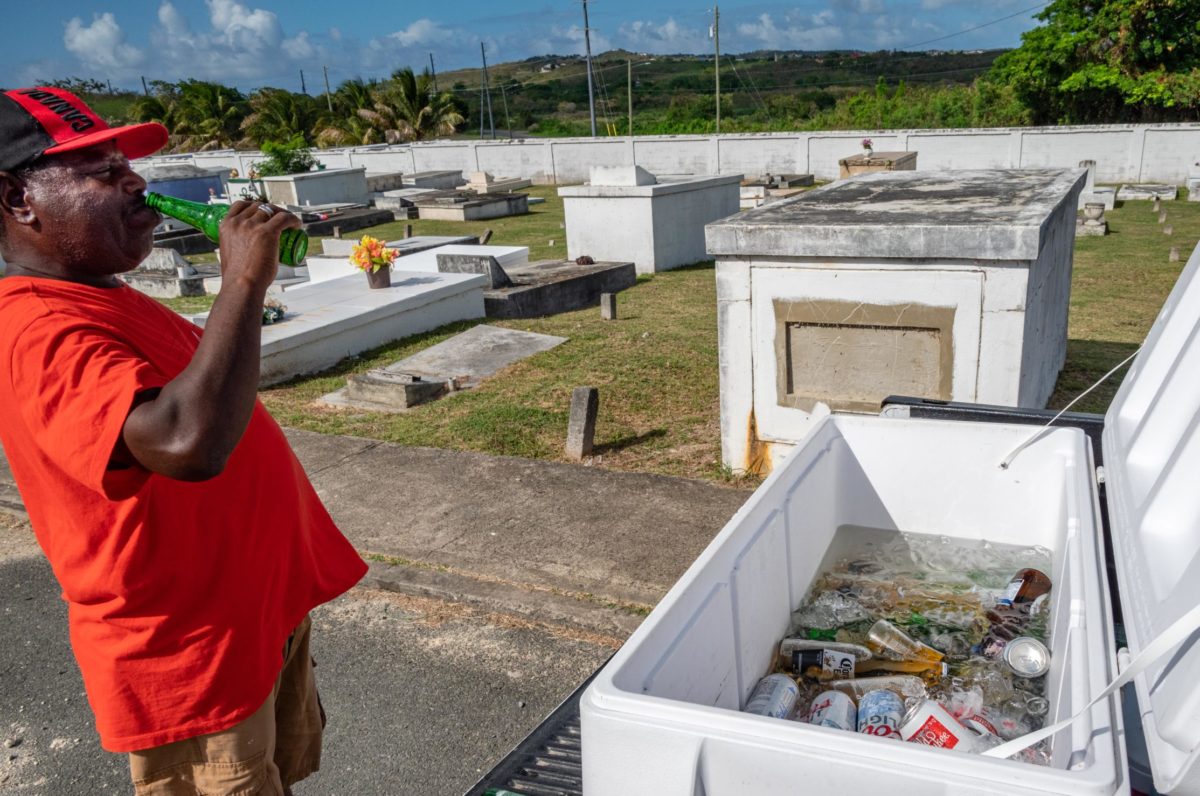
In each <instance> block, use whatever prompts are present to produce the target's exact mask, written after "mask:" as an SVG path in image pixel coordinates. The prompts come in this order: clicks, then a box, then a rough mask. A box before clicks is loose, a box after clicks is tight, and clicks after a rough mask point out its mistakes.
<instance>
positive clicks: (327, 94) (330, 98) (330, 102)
mask: <svg viewBox="0 0 1200 796" xmlns="http://www.w3.org/2000/svg"><path fill="white" fill-rule="evenodd" d="M321 70H322V71H323V72H324V73H325V104H326V105H328V106H329V112H330V113H333V92H332V91H330V90H329V67H328V66H322V67H321Z"/></svg>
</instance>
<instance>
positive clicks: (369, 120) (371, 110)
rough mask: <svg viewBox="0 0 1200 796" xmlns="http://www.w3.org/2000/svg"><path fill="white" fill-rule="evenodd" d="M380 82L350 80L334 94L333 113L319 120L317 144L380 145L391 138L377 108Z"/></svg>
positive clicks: (325, 145) (323, 145) (324, 145)
mask: <svg viewBox="0 0 1200 796" xmlns="http://www.w3.org/2000/svg"><path fill="white" fill-rule="evenodd" d="M378 86H379V84H378V83H377V82H376V81H374V80H372V81H370V82H364V81H363V80H361V79H358V78H356V79H354V80H347V81H346V82H345V83H342V85H340V86H338V88H337V91H335V92H334V93H333V97H332V101H333V112H332V113H328V114H325V115H324V116H323V117H322V118H321V120H320V121H319V122H318V123H317V129H316V130H315V133H316V141H317V146H321V147H328V146H354V145H365V144H378V143H381V142H383V141H386V140H388V139H387V130H386V122H385V121H384V120H383V119H381V117H380V115H379V112H378V111H377V110H376V109H375V104H376V100H375V92H376V90H377V89H378Z"/></svg>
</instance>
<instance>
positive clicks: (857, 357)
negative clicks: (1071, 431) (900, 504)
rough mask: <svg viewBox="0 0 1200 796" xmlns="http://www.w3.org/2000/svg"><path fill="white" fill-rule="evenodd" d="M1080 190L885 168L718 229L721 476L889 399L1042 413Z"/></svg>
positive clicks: (1062, 313) (1047, 177)
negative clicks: (823, 424)
mask: <svg viewBox="0 0 1200 796" xmlns="http://www.w3.org/2000/svg"><path fill="white" fill-rule="evenodd" d="M1083 184H1084V172H1083V171H1079V170H1073V169H1072V170H1035V171H1003V170H986V171H958V172H944V173H932V172H911V171H909V172H883V173H877V174H870V175H865V176H862V177H858V178H854V179H850V180H846V181H844V182H838V183H834V184H832V185H829V186H827V187H825V188H820V189H817V190H815V191H812V192H809V193H806V194H803V195H801V196H798V197H795V198H792V199H786V200H783V201H781V202H777V203H774V204H771V205H766V206H764V207H761V208H759V209H757V210H750V211H747V212H745V213H742V214H740V215H738V216H736V217H733V218H728V219H725V220H724V221H720V222H717V223H715V224H710V225H709V226H708V228H707V240H708V251H709V253H710V254H711V255H712V256H714V257H715V258H716V260H717V265H716V277H717V324H718V340H719V366H720V377H721V450H722V459H723V461H724V463H725V465H726V466H728V467H730V468H732V469H733V470H736V471H745V470H753V471H758V472H766V471H768V470H770V469H771V467H772V461H773V460H774V459H776V458H777V457H779V456H780V455H784V454H786V453H787V452H788V451H789V450H790V449H791V447H792V446H793V445H795V444H796V443H797V442H799V441H800V440H801V439H802V438H803V437H804V436H805V434H806V433H807V432H808V430H809V429H810V428H812V427H813V424H814V423H815V421H816V420H818V419H820V418H821V417H823V416H825V415H827V414H829V413H830V412H831V411H839V410H840V411H853V412H870V413H875V412H878V411H879V406H880V402H881V400H882V399H883V398H885V397H887V396H888V395H890V394H901V395H913V396H921V397H927V398H936V399H945V400H955V401H975V402H980V403H988V404H1001V405H1006V406H1022V407H1042V406H1045V404H1046V401H1047V400H1048V399H1049V398H1050V394H1051V392H1053V390H1054V384H1055V381H1056V379H1057V376H1058V372H1059V370H1060V369H1061V368H1062V366H1063V363H1064V361H1065V358H1066V343H1067V309H1068V299H1069V297H1070V291H1071V259H1072V257H1073V255H1074V246H1075V215H1076V209H1075V208H1076V202H1077V197H1078V194H1079V192H1080V190H1081V188H1082V187H1083Z"/></svg>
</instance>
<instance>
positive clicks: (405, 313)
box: [193, 271, 487, 385]
mask: <svg viewBox="0 0 1200 796" xmlns="http://www.w3.org/2000/svg"><path fill="white" fill-rule="evenodd" d="M486 283H487V279H486V278H485V277H483V276H480V275H478V274H430V273H416V272H405V271H393V272H392V286H391V287H389V288H381V289H378V290H372V289H371V288H369V287H367V278H366V276H364V275H363V274H361V273H355V274H353V275H351V276H344V277H340V278H338V279H333V280H330V281H327V282H325V283H324V284H321V285H318V286H315V287H310V288H305V289H304V290H289V291H287V292H286V293H284V295H283V296H280V297H279V298H280V299H281V300H282V301H283V303H284V304H285V305H286V306H287V311H286V312H285V314H284V319H283V320H282V321H280V322H278V323H274V324H271V325H270V326H264V327H263V330H262V354H261V359H260V377H259V383H260V384H263V385H267V384H276V383H278V382H281V381H286V380H287V379H290V378H292V377H293V376H298V375H302V374H306V373H317V372H319V371H322V370H325V369H326V368H329V367H332V366H333V365H336V364H337V363H338V362H339V361H340V360H342V359H344V358H345V357H348V356H351V355H353V354H357V353H359V352H361V351H366V350H368V349H371V348H375V347H376V346H380V345H383V344H384V343H387V342H390V341H392V340H399V339H400V338H402V337H408V336H409V335H413V334H419V333H420V332H427V331H429V330H431V329H436V328H437V327H439V326H444V325H445V324H447V323H453V322H455V321H463V320H468V319H470V318H482V317H483V289H484V287H485V286H486ZM206 319H207V313H205V314H204V315H201V316H197V317H196V318H194V319H193V320H195V321H196V322H197V323H199V324H200V325H203V324H204V321H205V320H206Z"/></svg>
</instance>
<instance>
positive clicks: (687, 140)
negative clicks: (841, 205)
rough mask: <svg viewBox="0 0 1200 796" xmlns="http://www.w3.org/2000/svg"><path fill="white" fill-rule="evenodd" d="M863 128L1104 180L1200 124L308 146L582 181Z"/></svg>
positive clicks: (678, 168) (1160, 175) (711, 167)
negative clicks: (1088, 165)
mask: <svg viewBox="0 0 1200 796" xmlns="http://www.w3.org/2000/svg"><path fill="white" fill-rule="evenodd" d="M863 138H870V139H871V140H872V142H874V144H875V149H876V150H878V151H881V152H885V151H897V150H901V151H902V150H915V151H917V152H919V153H920V154H919V156H918V158H917V168H918V169H920V170H932V169H983V168H1046V167H1074V166H1077V165H1078V164H1079V161H1081V160H1095V161H1096V180H1097V181H1098V182H1109V183H1118V182H1166V183H1176V184H1183V183H1184V182H1185V180H1186V178H1187V175H1188V170H1189V166H1191V164H1193V163H1196V162H1197V161H1200V124H1162V125H1107V126H1090V127H1012V128H974V129H964V130H890V131H882V132H880V131H872V130H859V131H840V132H813V133H807V132H806V133H751V134H742V135H720V136H716V135H676V136H637V137H636V138H634V139H632V140H631V139H629V138H628V137H625V138H596V139H591V138H525V139H516V140H511V141H510V140H496V141H451V140H445V141H431V142H425V143H419V144H407V145H397V146H385V145H380V146H374V147H357V148H348V149H326V150H319V151H317V152H316V153H315V154H316V155H317V158H318V160H320V161H321V162H322V163H323V164H325V165H326V166H327V167H329V168H331V169H334V168H354V167H359V166H365V167H366V169H367V171H368V172H369V173H379V172H391V171H399V172H403V173H406V174H411V173H413V172H418V171H433V170H438V169H458V170H461V171H462V173H463V175H464V176H466V175H469V174H470V172H473V171H488V172H491V173H492V174H494V175H496V176H498V177H518V178H522V179H528V180H533V181H534V182H535V183H541V184H564V185H569V184H576V183H582V182H585V181H586V180H587V179H588V172H589V170H590V169H591V167H592V166H628V165H631V164H636V165H639V166H642V167H643V168H645V169H647V170H648V171H650V172H651V173H654V174H694V175H715V174H745V175H747V176H754V175H760V174H765V173H768V172H769V173H774V174H789V173H798V174H808V173H811V174H813V175H814V176H815V177H816V178H817V179H819V180H833V179H836V178H837V176H838V164H837V162H838V159H839V158H844V157H847V156H848V155H853V154H856V153H858V152H861V151H862V150H861V145H860V142H861V141H862V139H863ZM261 158H262V155H261V154H260V153H258V152H234V151H232V150H223V151H217V152H199V153H195V154H190V155H175V156H162V157H157V158H152V159H150V160H154V161H158V162H161V161H173V160H183V161H185V162H193V163H195V164H196V165H197V166H201V167H212V168H216V167H220V168H236V169H238V170H239V171H240V172H241V173H242V174H243V175H244V174H246V172H247V170H248V168H249V166H250V164H251V163H253V162H254V161H256V160H260V159H261Z"/></svg>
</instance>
